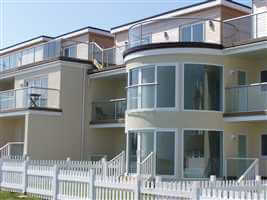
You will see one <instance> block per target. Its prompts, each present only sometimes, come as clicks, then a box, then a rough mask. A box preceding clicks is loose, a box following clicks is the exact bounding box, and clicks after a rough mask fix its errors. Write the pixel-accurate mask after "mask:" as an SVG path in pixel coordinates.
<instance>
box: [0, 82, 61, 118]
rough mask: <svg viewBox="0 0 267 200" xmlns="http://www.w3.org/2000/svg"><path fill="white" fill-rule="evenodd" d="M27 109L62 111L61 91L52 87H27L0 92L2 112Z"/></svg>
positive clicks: (0, 109)
mask: <svg viewBox="0 0 267 200" xmlns="http://www.w3.org/2000/svg"><path fill="white" fill-rule="evenodd" d="M25 109H31V110H46V111H60V110H61V107H60V91H59V90H57V89H50V88H38V87H27V88H20V89H14V90H8V91H3V92H0V112H2V113H3V112H12V111H20V110H25Z"/></svg>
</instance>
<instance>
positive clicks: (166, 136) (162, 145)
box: [156, 132, 175, 175]
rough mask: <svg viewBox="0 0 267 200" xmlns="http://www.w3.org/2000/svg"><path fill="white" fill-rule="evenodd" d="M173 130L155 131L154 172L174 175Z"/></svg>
mask: <svg viewBox="0 0 267 200" xmlns="http://www.w3.org/2000/svg"><path fill="white" fill-rule="evenodd" d="M174 152H175V134H174V132H157V152H156V174H157V175H174V160H175V158H174Z"/></svg>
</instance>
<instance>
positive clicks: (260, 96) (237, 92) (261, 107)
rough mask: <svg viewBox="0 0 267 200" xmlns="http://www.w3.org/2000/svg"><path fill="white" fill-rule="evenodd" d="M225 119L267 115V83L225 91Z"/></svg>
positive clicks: (231, 88)
mask: <svg viewBox="0 0 267 200" xmlns="http://www.w3.org/2000/svg"><path fill="white" fill-rule="evenodd" d="M225 103H226V107H225V114H224V116H225V117H232V116H245V115H247V116H252V115H266V114H265V110H267V83H258V84H251V85H244V86H237V87H230V88H226V89H225Z"/></svg>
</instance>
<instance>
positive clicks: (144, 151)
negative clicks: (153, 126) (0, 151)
mask: <svg viewBox="0 0 267 200" xmlns="http://www.w3.org/2000/svg"><path fill="white" fill-rule="evenodd" d="M140 135H141V162H142V161H143V160H145V159H146V158H147V156H148V155H149V154H150V153H151V152H154V132H141V133H140Z"/></svg>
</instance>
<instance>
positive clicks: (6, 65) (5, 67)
mask: <svg viewBox="0 0 267 200" xmlns="http://www.w3.org/2000/svg"><path fill="white" fill-rule="evenodd" d="M2 62H3V63H2V65H3V71H5V70H8V69H9V66H10V63H9V56H6V57H4V58H3V60H2Z"/></svg>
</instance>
